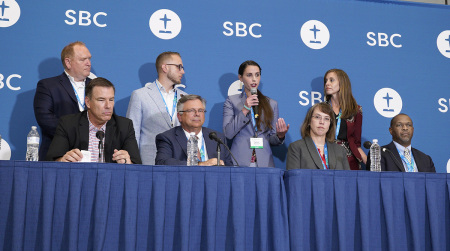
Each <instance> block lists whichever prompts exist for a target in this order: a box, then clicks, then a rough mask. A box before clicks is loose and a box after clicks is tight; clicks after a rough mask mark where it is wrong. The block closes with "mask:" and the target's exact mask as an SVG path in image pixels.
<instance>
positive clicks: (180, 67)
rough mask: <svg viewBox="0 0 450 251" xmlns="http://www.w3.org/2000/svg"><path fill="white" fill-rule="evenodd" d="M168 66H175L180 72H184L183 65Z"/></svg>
mask: <svg viewBox="0 0 450 251" xmlns="http://www.w3.org/2000/svg"><path fill="white" fill-rule="evenodd" d="M166 65H175V66H176V67H178V70H179V71H181V70H184V66H183V65H182V64H166Z"/></svg>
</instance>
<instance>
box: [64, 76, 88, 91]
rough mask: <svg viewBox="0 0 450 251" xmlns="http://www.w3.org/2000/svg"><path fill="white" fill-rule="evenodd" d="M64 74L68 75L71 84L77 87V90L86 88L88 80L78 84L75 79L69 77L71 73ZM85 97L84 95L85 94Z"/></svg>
mask: <svg viewBox="0 0 450 251" xmlns="http://www.w3.org/2000/svg"><path fill="white" fill-rule="evenodd" d="M64 72H65V73H66V75H67V77H68V78H69V80H70V83H71V84H72V85H73V86H74V87H75V89H77V90H78V89H80V88H84V87H85V84H86V79H84V80H83V81H80V82H77V81H75V79H74V78H73V77H72V76H70V75H69V73H67V71H65V70H64ZM83 96H84V94H83Z"/></svg>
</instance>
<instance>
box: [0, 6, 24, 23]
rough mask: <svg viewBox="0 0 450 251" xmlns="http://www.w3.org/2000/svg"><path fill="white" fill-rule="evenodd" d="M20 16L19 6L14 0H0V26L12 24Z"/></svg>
mask: <svg viewBox="0 0 450 251" xmlns="http://www.w3.org/2000/svg"><path fill="white" fill-rule="evenodd" d="M19 18H20V7H19V4H18V3H17V2H16V1H15V0H1V4H0V27H9V26H12V25H14V24H15V23H16V22H17V21H18V20H19Z"/></svg>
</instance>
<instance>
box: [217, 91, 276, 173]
mask: <svg viewBox="0 0 450 251" xmlns="http://www.w3.org/2000/svg"><path fill="white" fill-rule="evenodd" d="M244 103H245V95H244V93H241V94H236V95H232V96H229V97H228V98H227V100H226V101H225V103H224V105H223V132H224V133H225V136H226V137H227V138H228V139H233V144H232V146H231V152H232V153H233V155H234V156H235V157H236V159H237V161H238V162H239V165H240V166H249V165H250V158H251V156H252V151H253V149H251V148H250V138H251V137H253V135H254V132H255V131H254V130H253V124H252V119H251V113H248V114H247V116H244V113H242V109H243V108H244ZM269 103H270V107H272V110H273V120H272V129H270V130H269V129H268V128H262V131H258V138H263V141H264V143H263V144H264V146H263V149H256V158H257V162H258V166H259V167H275V164H274V162H273V157H272V149H271V148H270V146H271V145H275V146H276V145H280V144H283V143H284V140H280V139H279V138H278V136H277V133H276V123H277V120H278V103H277V102H276V101H275V100H273V99H270V98H269ZM261 116H264V115H262V114H261Z"/></svg>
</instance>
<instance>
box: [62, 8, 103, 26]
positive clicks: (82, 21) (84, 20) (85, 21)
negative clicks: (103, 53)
mask: <svg viewBox="0 0 450 251" xmlns="http://www.w3.org/2000/svg"><path fill="white" fill-rule="evenodd" d="M76 15H77V12H76V11H74V10H67V11H66V17H67V18H69V19H70V20H67V19H66V20H64V22H66V24H68V25H74V24H76V23H77V21H78V25H80V26H89V25H91V23H92V22H94V24H95V25H96V26H97V27H101V28H103V27H106V23H99V21H98V17H99V16H104V17H106V16H107V15H108V14H106V13H105V12H97V13H95V14H94V16H93V17H92V21H91V13H90V12H89V11H85V10H80V11H79V12H78V18H77V16H76Z"/></svg>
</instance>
